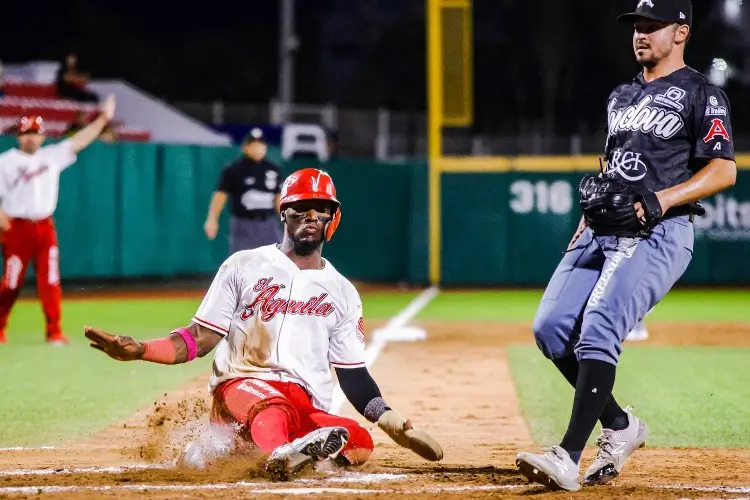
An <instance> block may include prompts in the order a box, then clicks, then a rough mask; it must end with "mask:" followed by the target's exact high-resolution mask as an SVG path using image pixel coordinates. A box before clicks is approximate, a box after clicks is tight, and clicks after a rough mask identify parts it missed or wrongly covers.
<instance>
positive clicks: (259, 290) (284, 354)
mask: <svg viewBox="0 0 750 500" xmlns="http://www.w3.org/2000/svg"><path fill="white" fill-rule="evenodd" d="M193 321H194V322H195V323H197V324H199V325H202V326H204V327H206V328H210V329H211V330H213V331H215V332H217V333H219V334H221V335H223V336H224V339H222V340H221V341H220V342H219V344H218V345H217V346H216V352H215V354H214V365H213V366H214V367H213V374H212V375H211V379H210V381H209V390H210V391H211V392H213V391H214V389H216V387H217V386H218V385H219V384H220V383H222V382H224V381H226V380H229V379H232V378H237V377H254V378H259V379H262V380H276V381H281V382H295V383H297V384H299V385H301V386H302V387H304V388H305V389H306V390H307V392H308V393H310V395H311V400H312V403H313V405H314V406H315V407H316V408H319V409H321V410H324V411H329V410H330V406H331V398H332V394H333V378H332V374H331V365H332V366H334V367H336V368H359V367H363V366H365V353H364V346H365V338H364V326H363V319H362V301H361V299H360V297H359V294H358V292H357V290H356V289H355V288H354V285H352V284H351V283H350V282H349V281H348V280H347V279H346V278H344V277H343V276H342V275H341V274H339V272H338V271H336V269H335V268H334V267H333V265H331V263H330V262H328V261H325V266H324V268H323V269H321V270H300V269H299V268H298V267H297V265H296V264H295V263H294V262H292V261H291V260H290V259H289V258H288V257H287V256H286V255H285V254H284V253H283V252H282V251H281V250H279V249H278V248H277V247H276V245H268V246H264V247H260V248H256V249H253V250H243V251H240V252H237V253H235V254H234V255H232V256H231V257H229V258H228V259H227V260H226V261H225V262H224V263H223V264H222V266H221V268H220V269H219V271H218V272H217V274H216V276H215V277H214V280H213V283H212V284H211V288H210V289H209V290H208V292H207V294H206V296H205V297H204V298H203V301H202V303H201V305H200V307H199V308H198V311H197V312H196V314H195V316H194V317H193Z"/></svg>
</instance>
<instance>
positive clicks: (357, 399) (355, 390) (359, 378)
mask: <svg viewBox="0 0 750 500" xmlns="http://www.w3.org/2000/svg"><path fill="white" fill-rule="evenodd" d="M336 377H337V378H338V379H339V385H340V386H341V391H342V392H343V393H344V396H346V399H348V400H349V402H350V403H351V404H352V406H353V407H354V409H355V410H357V411H358V412H359V413H360V414H361V415H365V408H366V407H367V404H368V403H369V402H370V401H372V400H373V399H375V398H379V397H381V395H380V389H379V388H378V384H376V383H375V380H373V378H372V375H370V372H369V371H368V370H367V368H366V367H362V368H336Z"/></svg>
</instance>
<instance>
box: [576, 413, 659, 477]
mask: <svg viewBox="0 0 750 500" xmlns="http://www.w3.org/2000/svg"><path fill="white" fill-rule="evenodd" d="M624 410H625V413H627V414H628V426H627V427H626V428H625V429H623V430H621V431H613V430H612V429H602V433H601V435H600V436H599V438H597V440H596V445H597V446H598V447H599V452H598V453H597V454H596V458H595V459H594V462H593V463H592V464H591V465H590V466H589V468H588V469H586V472H585V473H584V474H583V484H585V485H587V486H589V485H597V484H607V483H608V482H610V481H611V480H613V479H614V478H616V477H617V476H618V475H620V471H621V470H622V468H623V467H624V466H625V462H627V460H628V458H630V455H632V454H633V453H635V451H636V450H638V449H639V448H643V447H644V446H645V445H646V440H647V439H648V425H646V423H645V422H644V421H642V420H640V419H639V418H638V417H636V416H635V415H633V411H632V408H631V407H630V406H628V407H627V408H624Z"/></svg>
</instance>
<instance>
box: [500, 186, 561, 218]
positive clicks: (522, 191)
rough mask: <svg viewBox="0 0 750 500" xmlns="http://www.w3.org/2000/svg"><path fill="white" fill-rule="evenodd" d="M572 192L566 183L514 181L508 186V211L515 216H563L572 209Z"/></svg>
mask: <svg viewBox="0 0 750 500" xmlns="http://www.w3.org/2000/svg"><path fill="white" fill-rule="evenodd" d="M572 191H573V188H572V186H571V185H570V183H569V182H567V181H554V182H546V181H535V182H532V181H528V180H519V181H515V182H513V183H512V184H511V185H510V195H511V197H510V209H511V210H513V211H514V212H515V213H517V214H528V213H531V212H537V213H540V214H546V213H553V214H561V215H564V214H567V213H568V212H570V210H571V209H572V208H573V194H572Z"/></svg>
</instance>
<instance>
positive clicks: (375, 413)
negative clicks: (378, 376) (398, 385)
mask: <svg viewBox="0 0 750 500" xmlns="http://www.w3.org/2000/svg"><path fill="white" fill-rule="evenodd" d="M390 409H391V408H390V406H388V403H386V402H385V399H383V398H381V397H377V398H373V399H371V400H370V402H369V403H367V406H365V412H364V416H365V418H366V419H367V420H369V421H370V422H373V423H375V422H377V421H378V419H379V418H380V417H381V416H382V415H383V413H385V412H386V411H388V410H390Z"/></svg>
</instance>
